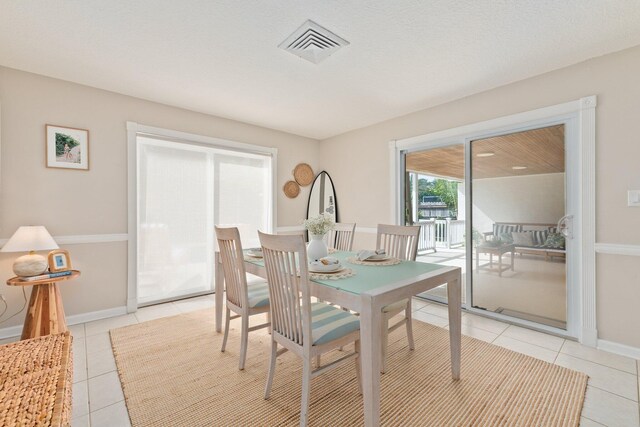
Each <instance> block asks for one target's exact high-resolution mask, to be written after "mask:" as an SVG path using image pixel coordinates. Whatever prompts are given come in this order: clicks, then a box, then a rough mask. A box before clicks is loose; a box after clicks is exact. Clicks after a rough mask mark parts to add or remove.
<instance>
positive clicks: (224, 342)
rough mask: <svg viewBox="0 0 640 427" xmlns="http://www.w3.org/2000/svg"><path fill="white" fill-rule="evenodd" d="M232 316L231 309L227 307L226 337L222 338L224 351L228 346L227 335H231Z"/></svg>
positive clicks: (222, 350)
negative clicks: (230, 323) (230, 322)
mask: <svg viewBox="0 0 640 427" xmlns="http://www.w3.org/2000/svg"><path fill="white" fill-rule="evenodd" d="M230 317H231V310H229V309H228V308H227V318H226V320H225V321H224V338H223V339H222V349H220V351H221V352H223V353H224V350H225V349H226V348H227V337H228V336H229V321H230Z"/></svg>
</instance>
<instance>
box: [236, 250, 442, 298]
mask: <svg viewBox="0 0 640 427" xmlns="http://www.w3.org/2000/svg"><path fill="white" fill-rule="evenodd" d="M331 256H333V257H336V258H338V259H339V260H340V262H341V264H342V266H343V267H345V268H350V269H352V270H353V271H354V272H355V273H356V274H355V276H351V277H347V278H344V279H338V280H318V279H314V280H313V281H314V282H316V283H320V284H322V285H325V286H329V287H332V288H334V289H340V290H343V291H347V292H350V293H353V294H356V295H360V294H361V293H363V292H367V291H371V290H373V289H377V288H380V287H382V286H386V285H389V284H392V283H395V282H399V281H402V280H407V279H411V278H414V277H417V276H419V275H421V274H425V273H431V272H433V271H435V270H438V269H441V268H444V267H445V266H443V265H440V264H428V263H424V262H416V261H402V262H401V263H400V264H396V265H386V266H382V265H360V264H352V263H350V262H349V261H347V258H350V257H355V256H356V254H355V253H354V252H336V253H333V254H331ZM247 261H248V262H251V263H253V264H255V265H258V266H261V267H264V261H263V260H262V259H261V258H255V259H249V257H247Z"/></svg>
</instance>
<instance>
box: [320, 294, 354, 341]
mask: <svg viewBox="0 0 640 427" xmlns="http://www.w3.org/2000/svg"><path fill="white" fill-rule="evenodd" d="M359 329H360V320H359V319H358V318H357V317H356V316H354V315H353V314H351V313H350V312H348V311H343V310H342V309H340V308H336V307H334V306H332V305H329V304H327V303H324V302H316V303H313V304H311V335H312V336H313V345H321V344H325V343H328V342H329V341H333V340H336V339H338V338H341V337H343V336H345V335H348V334H350V333H351V332H353V331H357V330H359Z"/></svg>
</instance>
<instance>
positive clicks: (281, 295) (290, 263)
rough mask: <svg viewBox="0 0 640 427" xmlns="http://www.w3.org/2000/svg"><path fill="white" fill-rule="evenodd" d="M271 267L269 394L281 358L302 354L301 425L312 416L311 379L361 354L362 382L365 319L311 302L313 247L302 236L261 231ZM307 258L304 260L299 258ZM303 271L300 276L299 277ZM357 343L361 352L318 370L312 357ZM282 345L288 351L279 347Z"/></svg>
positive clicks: (266, 389)
mask: <svg viewBox="0 0 640 427" xmlns="http://www.w3.org/2000/svg"><path fill="white" fill-rule="evenodd" d="M258 234H259V236H260V243H261V244H262V253H263V256H264V264H265V267H266V270H267V282H268V284H269V298H270V301H271V319H272V331H271V360H270V364H269V375H268V378H267V384H266V387H265V392H264V398H265V399H268V398H269V394H270V392H271V384H272V382H273V375H274V372H275V369H276V358H277V357H278V356H279V355H281V354H282V353H284V352H285V351H287V350H289V351H292V352H293V353H294V354H296V355H297V356H299V357H301V358H302V365H303V370H302V403H301V408H300V425H301V426H306V425H307V422H308V419H309V395H310V393H311V379H312V378H314V377H316V376H317V375H320V374H322V373H323V372H325V371H327V370H329V369H332V368H335V367H337V366H340V365H342V364H343V363H344V362H347V361H348V360H349V359H351V358H354V357H355V359H356V360H355V362H356V379H357V383H358V388H359V390H360V391H361V392H362V388H361V387H362V385H361V382H360V381H361V380H360V359H359V352H360V320H359V319H358V318H357V317H356V316H354V315H353V314H351V313H349V312H346V311H343V310H340V309H339V308H336V307H333V306H332V305H330V304H327V303H324V302H317V303H311V293H310V289H309V276H308V274H309V273H308V268H307V262H306V260H307V250H306V246H305V243H304V239H303V238H302V237H301V236H282V235H281V236H276V235H272V234H264V233H260V232H258ZM298 260H303V262H298ZM298 272H299V274H300V276H298ZM351 342H354V343H355V352H353V353H351V354H348V355H346V356H343V357H342V358H340V359H338V360H336V361H334V362H331V363H329V364H328V365H326V366H322V367H317V368H316V369H312V364H311V361H312V359H313V358H314V357H315V356H317V355H320V354H322V353H326V352H328V351H331V350H333V349H336V348H338V347H340V346H342V345H347V344H349V343H351ZM278 344H279V345H280V346H282V349H280V350H278Z"/></svg>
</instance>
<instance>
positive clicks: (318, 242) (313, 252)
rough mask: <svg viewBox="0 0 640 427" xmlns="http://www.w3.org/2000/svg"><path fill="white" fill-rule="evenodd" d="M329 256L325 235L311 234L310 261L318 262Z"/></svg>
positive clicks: (308, 248)
mask: <svg viewBox="0 0 640 427" xmlns="http://www.w3.org/2000/svg"><path fill="white" fill-rule="evenodd" d="M328 254H329V251H328V249H327V244H326V243H325V241H324V235H322V234H311V233H309V244H308V245H307V258H309V261H317V260H319V259H320V258H324V257H326V256H327V255H328Z"/></svg>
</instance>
